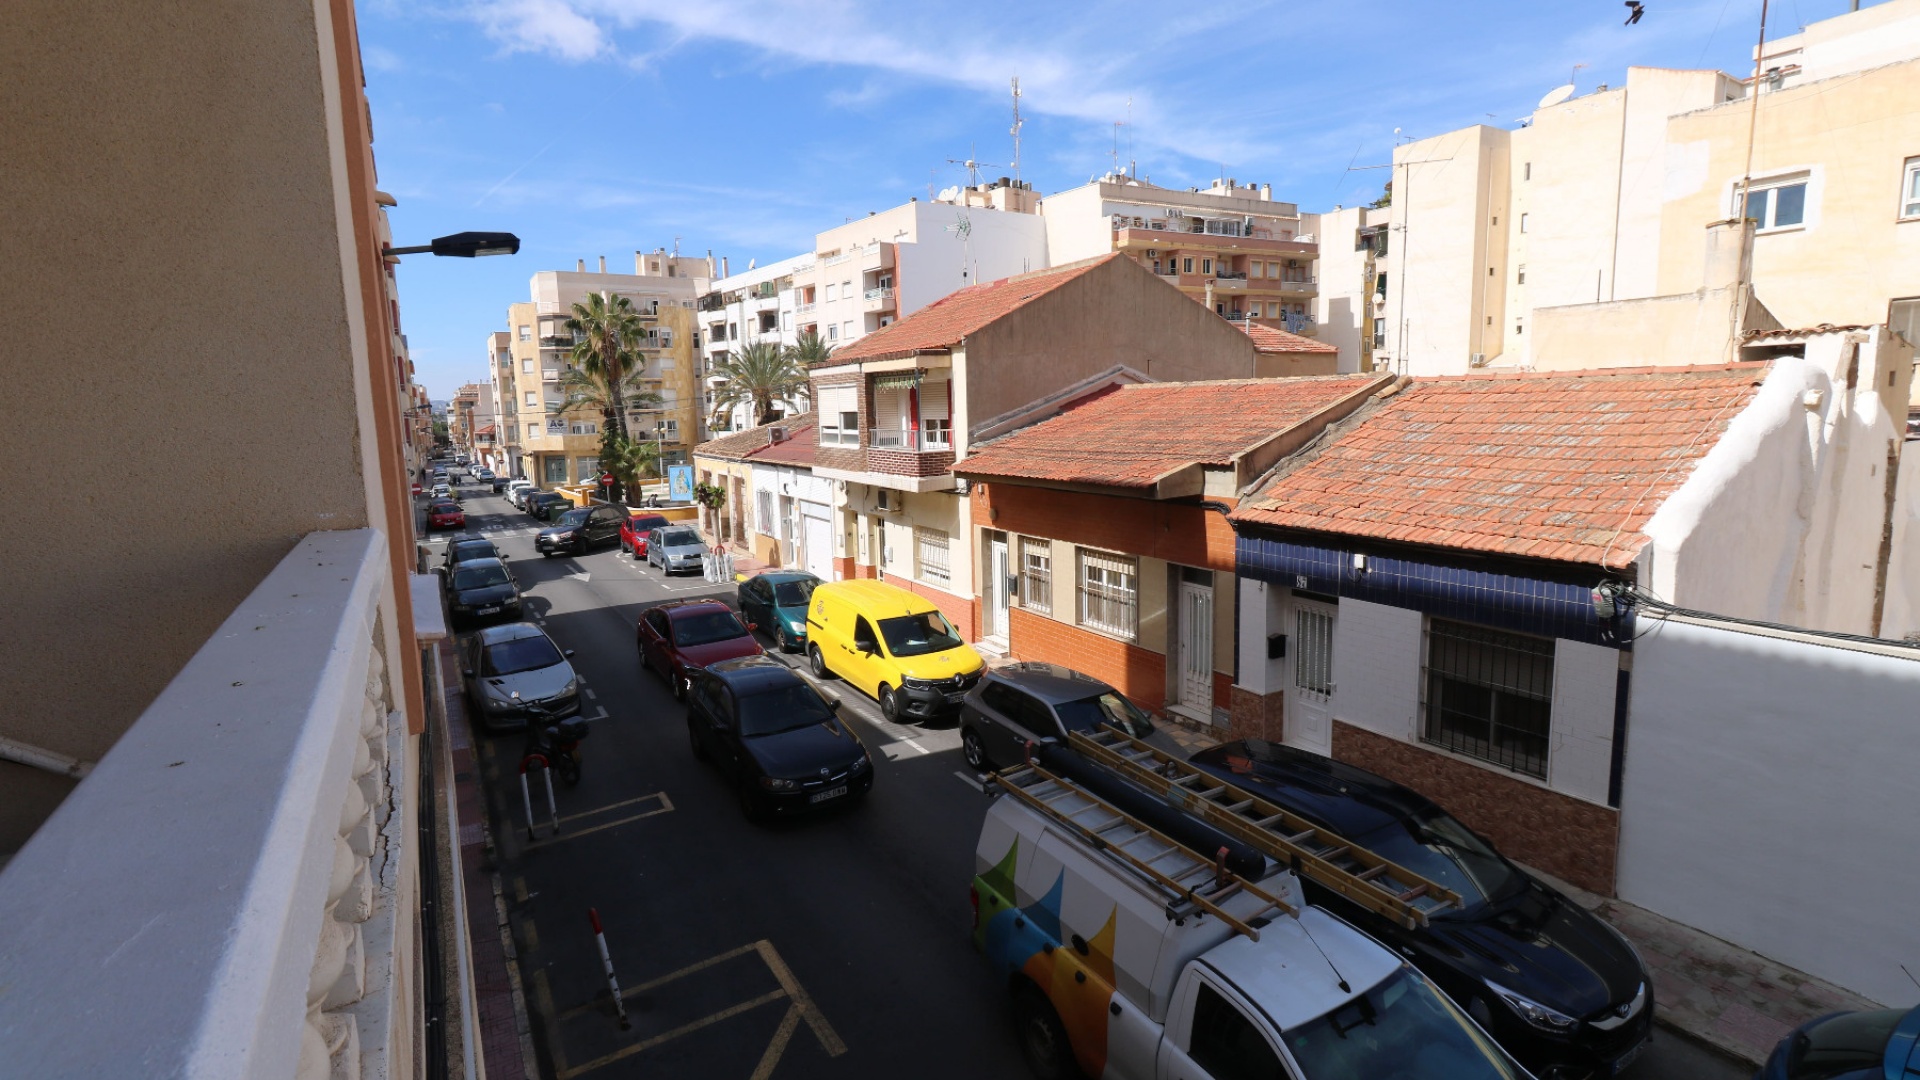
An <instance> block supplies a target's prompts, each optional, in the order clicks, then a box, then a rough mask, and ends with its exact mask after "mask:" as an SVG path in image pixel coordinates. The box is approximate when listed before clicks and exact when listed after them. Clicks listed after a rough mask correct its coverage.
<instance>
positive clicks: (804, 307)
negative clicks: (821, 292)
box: [793, 304, 817, 315]
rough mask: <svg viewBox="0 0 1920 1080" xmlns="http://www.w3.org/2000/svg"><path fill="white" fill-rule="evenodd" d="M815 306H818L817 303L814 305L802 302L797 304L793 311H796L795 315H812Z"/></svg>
mask: <svg viewBox="0 0 1920 1080" xmlns="http://www.w3.org/2000/svg"><path fill="white" fill-rule="evenodd" d="M815 306H817V305H814V304H800V305H797V306H795V307H794V309H793V313H794V314H795V315H811V314H813V309H814V307H815Z"/></svg>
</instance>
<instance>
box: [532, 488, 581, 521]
mask: <svg viewBox="0 0 1920 1080" xmlns="http://www.w3.org/2000/svg"><path fill="white" fill-rule="evenodd" d="M572 505H573V500H572V499H569V498H567V497H566V496H565V495H556V494H554V493H553V492H551V491H542V492H540V493H539V494H529V495H528V496H527V513H529V514H532V515H533V516H534V517H537V518H539V519H540V520H542V521H546V520H549V519H551V518H552V517H553V515H554V514H555V513H556V512H559V511H562V510H564V509H566V508H567V507H570V506H572Z"/></svg>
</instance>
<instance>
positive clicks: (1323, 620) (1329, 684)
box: [1293, 610, 1333, 694]
mask: <svg viewBox="0 0 1920 1080" xmlns="http://www.w3.org/2000/svg"><path fill="white" fill-rule="evenodd" d="M1294 616H1295V618H1294V652H1293V685H1295V686H1297V687H1299V688H1300V689H1302V690H1307V691H1311V692H1313V693H1316V694H1331V693H1333V616H1332V615H1329V614H1327V613H1326V612H1324V611H1304V610H1302V611H1296V612H1295V613H1294Z"/></svg>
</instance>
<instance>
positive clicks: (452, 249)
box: [381, 232, 520, 259]
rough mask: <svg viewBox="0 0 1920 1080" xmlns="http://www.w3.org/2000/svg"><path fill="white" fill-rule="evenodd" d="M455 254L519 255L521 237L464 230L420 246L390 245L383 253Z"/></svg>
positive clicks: (469, 255) (436, 238) (466, 256)
mask: <svg viewBox="0 0 1920 1080" xmlns="http://www.w3.org/2000/svg"><path fill="white" fill-rule="evenodd" d="M428 252H432V253H433V254H435V255H453V256H458V257H459V258H462V259H471V258H473V257H474V256H476V255H517V254H519V252H520V238H519V237H517V236H515V235H513V234H512V233H507V232H462V233H454V234H453V235H452V236H439V237H435V238H434V241H433V243H431V244H422V245H420V246H418V247H389V248H387V249H385V250H384V251H382V252H381V254H383V255H424V254H426V253H428Z"/></svg>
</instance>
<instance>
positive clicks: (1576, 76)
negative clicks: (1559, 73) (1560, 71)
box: [1567, 64, 1587, 83]
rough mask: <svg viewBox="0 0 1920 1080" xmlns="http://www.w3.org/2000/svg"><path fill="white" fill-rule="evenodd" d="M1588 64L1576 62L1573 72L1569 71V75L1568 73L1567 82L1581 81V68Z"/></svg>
mask: <svg viewBox="0 0 1920 1080" xmlns="http://www.w3.org/2000/svg"><path fill="white" fill-rule="evenodd" d="M1586 66H1587V65H1585V64H1575V65H1573V71H1571V72H1569V73H1568V75H1567V82H1569V83H1576V82H1579V81H1580V69H1581V68H1583V67H1586Z"/></svg>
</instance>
